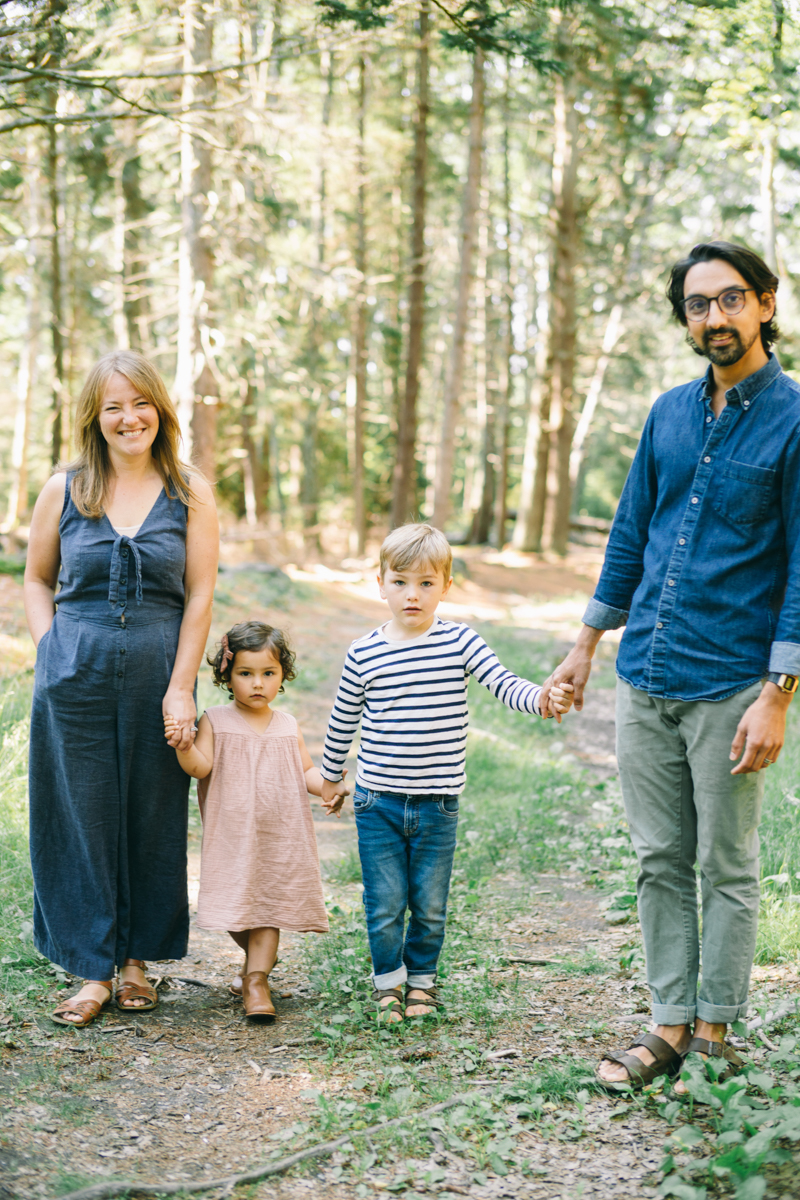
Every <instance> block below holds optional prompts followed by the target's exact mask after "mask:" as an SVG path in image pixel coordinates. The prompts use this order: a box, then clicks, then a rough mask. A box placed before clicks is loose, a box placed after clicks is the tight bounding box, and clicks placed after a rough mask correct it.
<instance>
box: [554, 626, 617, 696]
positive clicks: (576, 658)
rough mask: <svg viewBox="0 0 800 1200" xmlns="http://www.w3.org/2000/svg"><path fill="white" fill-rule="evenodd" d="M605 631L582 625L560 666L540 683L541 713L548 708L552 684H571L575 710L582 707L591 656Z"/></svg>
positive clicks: (590, 667) (590, 666)
mask: <svg viewBox="0 0 800 1200" xmlns="http://www.w3.org/2000/svg"><path fill="white" fill-rule="evenodd" d="M604 633H605V630H604V629H592V627H591V625H584V626H583V628H582V629H581V632H580V633H579V635H578V640H577V642H576V643H575V645H574V646H573V647H572V649H571V650H570V652H569V654H568V655H567V657H566V658H565V659H564V661H563V662H562V664H561V666H560V667H556V669H555V671H553V674H552V675H551V676H550V678H549V679H546V680H545V681H544V684H543V685H542V694H541V696H540V697H539V708H540V709H541V711H542V712H543V713H546V712H548V711H549V709H550V707H551V706H550V689H551V688H552V687H553V686H554V685H562V684H565V683H570V684H572V688H573V694H572V703H573V705H574V706H575V710H576V712H580V710H581V709H582V708H583V690H584V688H585V687H586V683H587V681H588V679H589V673H590V671H591V669H592V658H593V657H594V652H595V650H596V649H597V643H598V642H599V641H600V638H601V637H602V636H603V634H604Z"/></svg>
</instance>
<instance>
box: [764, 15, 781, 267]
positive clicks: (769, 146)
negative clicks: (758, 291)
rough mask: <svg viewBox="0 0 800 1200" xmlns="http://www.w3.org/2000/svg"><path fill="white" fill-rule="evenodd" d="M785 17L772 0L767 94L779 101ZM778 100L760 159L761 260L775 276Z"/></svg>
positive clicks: (772, 104) (771, 108) (772, 103)
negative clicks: (762, 258) (777, 98)
mask: <svg viewBox="0 0 800 1200" xmlns="http://www.w3.org/2000/svg"><path fill="white" fill-rule="evenodd" d="M784 18H785V13H784V7H783V0H772V28H771V30H770V52H771V57H772V71H771V78H770V91H771V92H772V95H773V96H775V95H777V96H778V97H779V98H780V96H781V92H782V89H783V82H784V81H783V22H784ZM780 105H781V101H780V99H779V100H778V102H777V104H776V103H775V101H774V100H771V101H770V104H769V111H768V114H767V118H766V120H765V122H764V134H763V139H762V145H763V149H762V159H761V219H762V221H763V225H764V259H765V261H766V262H767V264H768V265H769V266H770V267H771V268H772V270H773V271H774V272H775V273H776V274H777V273H778V253H777V245H776V233H777V228H776V227H777V222H776V209H775V157H776V151H777V148H778V129H777V125H776V122H775V118H776V116H777V113H776V111H775V110H776V108H778V109H780Z"/></svg>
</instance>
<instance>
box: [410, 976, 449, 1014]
mask: <svg viewBox="0 0 800 1200" xmlns="http://www.w3.org/2000/svg"><path fill="white" fill-rule="evenodd" d="M410 992H420V993H421V995H419V996H411V995H409V993H410ZM418 1004H422V1005H424V1006H425V1007H426V1008H427V1009H429V1011H428V1012H426V1013H410V1012H409V1011H408V1010H409V1008H416V1006H417V1005H418ZM437 1008H444V1005H443V1004H442V1002H441V1000H440V999H439V992H438V989H437V988H435V987H427V988H425V987H419V985H418V984H414V983H410V984H406V1010H405V1015H406V1016H407V1017H408V1019H409V1020H410V1021H413V1020H422V1018H423V1017H432V1016H434V1015H435V1013H436V1009H437Z"/></svg>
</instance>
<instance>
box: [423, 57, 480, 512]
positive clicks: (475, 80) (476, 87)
mask: <svg viewBox="0 0 800 1200" xmlns="http://www.w3.org/2000/svg"><path fill="white" fill-rule="evenodd" d="M483 68H484V54H483V51H482V50H481V49H480V47H478V48H477V49H476V50H475V55H474V58H473V68H472V103H471V106H470V120H469V161H468V165H467V182H466V186H465V188H464V205H463V211H462V218H461V253H460V266H459V275H458V292H457V296H456V311H455V316H454V318H453V342H452V347H451V354H450V368H449V371H448V374H447V380H446V382H445V392H444V412H443V416H442V432H441V439H440V443H439V455H438V459H437V464H436V495H435V500H434V505H433V524H434V525H435V526H436V527H437V528H438V529H443V528H444V527H445V525H446V524H447V521H448V519H449V517H450V508H451V495H450V493H451V490H452V485H453V467H454V464H455V452H456V446H455V439H456V424H457V422H458V416H459V412H460V406H461V389H462V384H463V380H464V348H465V339H466V334H467V322H468V316H469V297H470V291H471V288H472V273H473V259H474V249H475V233H476V216H477V211H478V197H479V194H480V186H481V166H482V160H483V121H484V70H483Z"/></svg>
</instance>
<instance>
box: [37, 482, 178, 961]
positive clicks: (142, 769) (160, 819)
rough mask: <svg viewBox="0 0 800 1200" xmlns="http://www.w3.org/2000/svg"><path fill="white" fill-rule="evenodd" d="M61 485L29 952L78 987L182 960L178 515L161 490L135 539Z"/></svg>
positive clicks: (41, 652) (43, 657)
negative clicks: (132, 965)
mask: <svg viewBox="0 0 800 1200" xmlns="http://www.w3.org/2000/svg"><path fill="white" fill-rule="evenodd" d="M70 483H71V477H68V479H67V486H66V490H65V496H64V507H63V509H62V513H61V520H60V523H59V533H60V537H61V571H60V574H59V584H60V590H59V591H58V592H57V594H56V604H57V611H56V614H55V617H54V619H53V624H52V625H51V627H50V629H49V630H48V632H47V633H46V634H45V635H44V637H43V638H42V639H41V641H40V642H39V647H38V650H37V656H36V678H35V684H34V693H33V709H32V713H31V748H30V775H29V784H30V844H31V861H32V865H33V878H34V942H35V944H36V948H37V949H38V950H39V951H41V953H42V954H44V955H45V956H46V957H47V958H49V959H50V960H51V961H52V962H55V963H58V964H59V965H60V966H61V967H63V968H64V969H65V970H67V971H70V972H71V973H72V974H74V975H78V976H81V977H82V978H85V979H111V978H112V977H113V974H114V967H115V966H116V965H119V964H121V963H122V962H123V960H124V959H125V958H140V959H148V960H158V959H166V958H180V957H182V956H183V955H184V954H185V953H186V948H187V940H188V933H189V907H188V896H187V881H186V839H187V819H188V794H189V778H188V776H187V775H185V774H184V772H183V771H182V770H181V768H180V766H179V765H178V761H177V757H176V755H175V751H174V750H173V749H172V748H171V747H170V746H168V745H167V742H166V740H165V738H164V725H163V716H162V711H161V703H162V700H163V698H164V694H165V692H166V691H167V688H168V686H169V681H170V676H171V674H172V668H173V665H174V662H175V655H176V652H177V648H178V635H179V632H180V627H181V621H182V618H183V605H184V584H183V577H184V571H185V566H186V522H187V509H186V507H185V505H184V504H182V503H181V502H180V500H178V499H170V497H169V496H168V495H167V494H166V492H165V491H164V490H163V489H162V491H161V492H160V494H159V496H158V499H157V500H156V502H155V504H154V505H153V507H152V508H151V510H150V512H149V514H148V516H147V517H146V518H145V520H144V522H143V523H142V525H141V526H140V528H139V531H138V533H137V534H136V536H135V537H133V538H130V537H127V536H125V535H122V534H118V533H117V532H116V530H115V529H114V527H113V526H112V525H111V523H110V522H109V520H108V518H107V517H106V516H102V517H100V518H99V519H97V520H95V519H92V518H89V517H84V516H82V515H81V513H80V512H79V511H78V509H77V508H76V507H75V505H74V504H73V502H72V498H71V496H70Z"/></svg>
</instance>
